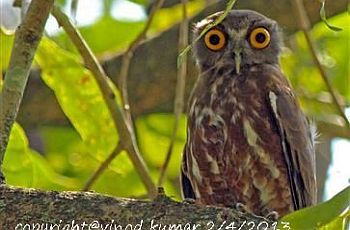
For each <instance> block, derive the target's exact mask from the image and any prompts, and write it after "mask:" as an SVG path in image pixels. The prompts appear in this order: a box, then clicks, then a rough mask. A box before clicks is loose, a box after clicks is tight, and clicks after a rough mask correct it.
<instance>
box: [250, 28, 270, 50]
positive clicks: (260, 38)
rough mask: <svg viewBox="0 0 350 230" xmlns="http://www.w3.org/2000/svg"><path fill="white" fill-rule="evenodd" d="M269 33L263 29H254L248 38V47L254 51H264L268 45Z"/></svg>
mask: <svg viewBox="0 0 350 230" xmlns="http://www.w3.org/2000/svg"><path fill="white" fill-rule="evenodd" d="M270 40H271V38H270V33H269V31H268V30H267V29H265V28H263V27H258V28H256V29H254V30H253V31H252V32H251V33H250V36H249V42H250V45H251V46H252V47H253V48H256V49H264V48H266V47H267V46H268V45H269V44H270Z"/></svg>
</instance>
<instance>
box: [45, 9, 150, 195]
mask: <svg viewBox="0 0 350 230" xmlns="http://www.w3.org/2000/svg"><path fill="white" fill-rule="evenodd" d="M52 14H53V16H54V17H55V18H56V20H57V22H58V23H59V25H61V26H62V27H63V29H64V30H65V31H66V33H67V35H68V36H69V37H70V39H71V40H72V42H73V43H74V45H75V46H76V48H77V49H78V51H79V53H80V55H81V56H82V58H83V59H84V62H85V65H86V66H87V68H89V69H90V71H91V72H92V74H93V76H94V77H95V80H96V82H97V84H98V86H99V88H100V90H101V92H102V96H103V99H104V101H105V102H106V105H107V107H108V110H109V112H110V114H111V117H112V119H113V122H114V125H115V127H116V129H117V131H118V134H119V139H120V141H121V145H122V149H125V150H126V151H127V153H128V155H129V157H130V159H131V161H132V163H133V165H134V167H135V169H136V171H137V173H138V175H139V177H140V178H141V180H142V182H143V184H144V185H145V187H146V189H147V192H148V196H149V197H150V198H153V197H155V196H156V194H157V189H156V186H155V184H154V183H153V181H152V178H151V176H150V173H149V170H148V168H147V166H146V164H145V162H144V160H143V158H142V156H141V154H140V152H139V149H138V146H137V143H136V139H135V136H134V135H133V133H132V128H131V127H130V125H128V122H127V121H126V119H125V117H124V115H123V112H122V110H121V109H120V108H119V107H118V106H117V104H116V101H115V95H114V93H113V91H112V89H111V87H110V85H109V84H108V83H109V79H108V77H107V76H106V74H105V72H104V70H103V69H102V67H101V65H100V64H99V63H98V61H97V59H96V56H95V55H94V54H93V53H92V51H91V50H90V48H89V46H88V45H87V43H86V42H85V40H84V38H83V37H82V36H81V34H80V32H79V31H78V30H77V29H76V28H75V26H74V25H73V24H72V23H71V21H70V20H69V18H68V17H67V15H65V14H64V13H63V12H62V11H61V10H60V9H59V8H58V7H54V9H53V11H52Z"/></svg>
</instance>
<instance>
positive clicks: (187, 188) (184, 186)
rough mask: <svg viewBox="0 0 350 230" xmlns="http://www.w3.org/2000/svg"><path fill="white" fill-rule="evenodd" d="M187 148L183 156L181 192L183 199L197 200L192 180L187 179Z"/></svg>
mask: <svg viewBox="0 0 350 230" xmlns="http://www.w3.org/2000/svg"><path fill="white" fill-rule="evenodd" d="M186 149H187V147H186V146H185V148H184V153H183V156H182V163H181V177H180V183H181V192H182V197H183V198H184V199H194V200H195V199H196V196H195V194H194V191H193V188H192V184H191V181H190V179H189V178H188V177H187V170H188V169H187V154H186Z"/></svg>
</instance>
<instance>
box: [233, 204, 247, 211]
mask: <svg viewBox="0 0 350 230" xmlns="http://www.w3.org/2000/svg"><path fill="white" fill-rule="evenodd" d="M233 208H234V209H235V210H237V211H238V212H241V213H247V212H248V208H247V206H246V205H244V204H243V203H240V202H237V203H235V204H234V205H233Z"/></svg>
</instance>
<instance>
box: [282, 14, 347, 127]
mask: <svg viewBox="0 0 350 230" xmlns="http://www.w3.org/2000/svg"><path fill="white" fill-rule="evenodd" d="M329 21H330V23H332V24H335V25H337V26H340V27H342V28H344V29H343V30H342V31H339V32H335V31H332V30H330V29H328V27H326V26H325V25H324V23H318V24H317V25H315V26H314V28H313V29H312V31H311V35H312V38H313V40H314V41H315V43H316V46H317V48H318V50H319V58H320V60H321V63H322V64H323V66H324V68H325V69H326V71H327V73H328V75H329V77H330V81H331V83H332V85H333V86H334V87H335V88H336V89H337V90H338V93H340V96H341V98H342V101H343V103H344V104H345V105H350V90H349V83H350V75H349V65H348V62H349V57H348V55H349V54H348V52H346V50H349V42H348V41H349V40H350V36H349V35H350V27H349V26H347V22H348V21H349V15H348V13H343V14H340V15H337V16H335V17H333V18H331V19H330V20H329ZM287 42H288V43H289V44H288V45H289V46H290V47H292V48H293V50H290V49H289V48H287V49H286V50H285V52H284V53H283V55H282V60H281V62H282V68H283V70H284V71H285V73H286V75H287V76H288V77H289V80H290V81H291V83H292V84H293V86H294V89H295V90H296V92H297V94H298V96H299V98H300V99H301V103H302V106H303V107H304V110H305V111H306V112H307V113H308V115H309V116H311V117H315V118H317V120H324V121H327V122H331V123H333V122H335V123H336V121H337V119H338V117H339V115H337V112H336V109H335V107H334V105H333V104H332V103H331V102H332V101H331V98H330V94H329V92H327V89H326V86H325V84H324V82H323V81H322V78H321V76H320V74H319V72H318V70H317V69H316V68H315V67H314V65H313V62H312V59H311V56H310V53H309V50H308V47H307V45H306V42H305V39H304V36H303V34H302V33H301V32H298V33H296V34H295V35H293V36H292V37H290V38H289V41H287ZM296 67H297V68H296Z"/></svg>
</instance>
